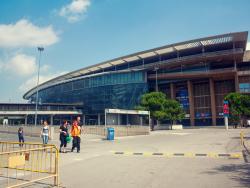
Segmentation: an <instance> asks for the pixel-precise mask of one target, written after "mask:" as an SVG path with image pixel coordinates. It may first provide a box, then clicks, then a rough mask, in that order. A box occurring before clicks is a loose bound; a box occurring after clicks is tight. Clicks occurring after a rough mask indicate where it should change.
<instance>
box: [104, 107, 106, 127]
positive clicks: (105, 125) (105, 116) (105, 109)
mask: <svg viewBox="0 0 250 188" xmlns="http://www.w3.org/2000/svg"><path fill="white" fill-rule="evenodd" d="M104 112H105V128H106V126H107V114H106V109H105V110H104Z"/></svg>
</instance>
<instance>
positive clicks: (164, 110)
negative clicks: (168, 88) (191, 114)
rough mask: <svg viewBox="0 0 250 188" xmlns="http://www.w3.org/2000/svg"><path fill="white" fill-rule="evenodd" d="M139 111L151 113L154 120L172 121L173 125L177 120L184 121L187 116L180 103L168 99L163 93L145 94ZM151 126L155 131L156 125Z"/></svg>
mask: <svg viewBox="0 0 250 188" xmlns="http://www.w3.org/2000/svg"><path fill="white" fill-rule="evenodd" d="M137 109H138V110H147V111H150V115H151V118H152V119H153V120H158V121H162V120H170V121H171V123H172V124H173V123H175V122H176V121H177V120H181V119H183V118H184V115H185V114H184V112H183V109H182V108H181V106H180V104H179V102H177V101H176V100H172V99H167V98H166V95H165V94H164V93H162V92H151V93H146V94H144V95H143V96H142V97H141V103H140V106H138V107H137ZM151 125H152V130H153V129H154V124H153V123H152V124H151Z"/></svg>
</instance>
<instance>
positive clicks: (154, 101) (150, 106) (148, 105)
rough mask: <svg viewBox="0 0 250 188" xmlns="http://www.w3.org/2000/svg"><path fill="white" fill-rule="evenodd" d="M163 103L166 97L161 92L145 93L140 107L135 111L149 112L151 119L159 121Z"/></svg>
mask: <svg viewBox="0 0 250 188" xmlns="http://www.w3.org/2000/svg"><path fill="white" fill-rule="evenodd" d="M165 101H166V95H165V94H164V93H162V92H151V93H146V94H144V95H142V97H141V103H140V106H139V107H137V109H141V110H147V111H150V115H151V117H152V119H155V120H161V119H162V112H163V104H164V102H165Z"/></svg>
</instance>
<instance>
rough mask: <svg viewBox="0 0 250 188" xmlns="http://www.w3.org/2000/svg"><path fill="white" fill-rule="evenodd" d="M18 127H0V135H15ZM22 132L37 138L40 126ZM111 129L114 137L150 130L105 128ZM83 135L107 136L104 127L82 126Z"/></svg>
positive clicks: (53, 130) (145, 128)
mask: <svg viewBox="0 0 250 188" xmlns="http://www.w3.org/2000/svg"><path fill="white" fill-rule="evenodd" d="M19 127H20V125H19V126H0V133H8V134H17V131H18V128H19ZM22 127H23V130H24V135H25V136H34V137H39V136H40V133H41V128H42V126H41V125H38V126H37V127H35V126H24V125H23V126H22ZM107 127H112V128H114V130H115V136H135V135H148V134H149V133H150V129H149V127H148V126H138V125H137V126H136V125H134V126H133V125H131V126H119V125H112V126H107ZM50 129H51V131H50V133H51V135H50V138H51V139H53V138H54V137H55V136H54V134H56V133H59V126H50ZM83 133H84V134H94V135H100V136H104V137H106V136H107V128H105V126H84V127H83Z"/></svg>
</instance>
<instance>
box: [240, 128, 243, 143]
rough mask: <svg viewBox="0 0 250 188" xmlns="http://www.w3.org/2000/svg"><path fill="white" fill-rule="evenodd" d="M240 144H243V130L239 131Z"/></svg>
mask: <svg viewBox="0 0 250 188" xmlns="http://www.w3.org/2000/svg"><path fill="white" fill-rule="evenodd" d="M240 144H241V145H242V146H243V145H244V133H243V131H241V132H240Z"/></svg>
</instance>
